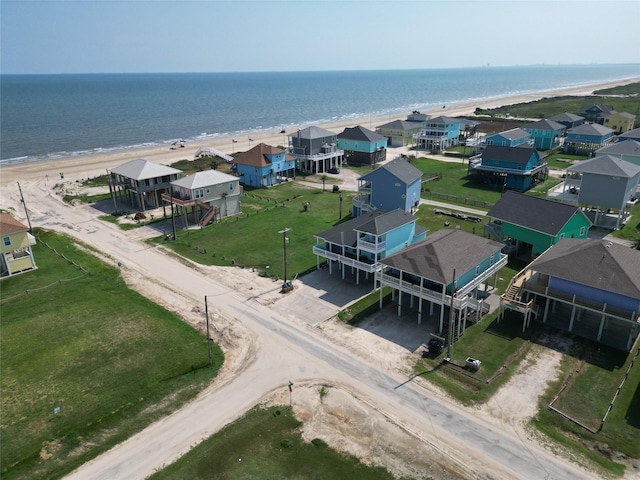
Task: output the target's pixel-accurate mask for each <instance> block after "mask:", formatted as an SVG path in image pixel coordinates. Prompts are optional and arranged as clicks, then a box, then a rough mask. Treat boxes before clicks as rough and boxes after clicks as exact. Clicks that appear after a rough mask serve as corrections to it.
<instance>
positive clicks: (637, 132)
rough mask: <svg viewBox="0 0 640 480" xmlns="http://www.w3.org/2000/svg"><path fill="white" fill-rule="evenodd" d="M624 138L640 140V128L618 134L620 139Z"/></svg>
mask: <svg viewBox="0 0 640 480" xmlns="http://www.w3.org/2000/svg"><path fill="white" fill-rule="evenodd" d="M623 140H635V141H636V142H640V128H634V129H633V130H629V131H628V132H626V133H622V134H620V135H618V141H619V142H620V141H623Z"/></svg>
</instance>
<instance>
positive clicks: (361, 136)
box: [338, 125, 387, 143]
mask: <svg viewBox="0 0 640 480" xmlns="http://www.w3.org/2000/svg"><path fill="white" fill-rule="evenodd" d="M338 138H346V139H348V140H358V141H364V142H372V143H373V142H379V141H381V140H386V139H387V138H386V137H383V136H382V135H380V134H379V133H376V132H372V131H371V130H369V129H367V128H364V127H361V126H360V125H358V126H357V127H353V128H349V127H347V128H345V129H344V131H343V132H342V133H339V134H338Z"/></svg>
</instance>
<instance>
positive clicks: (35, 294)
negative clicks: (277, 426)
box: [0, 232, 223, 479]
mask: <svg viewBox="0 0 640 480" xmlns="http://www.w3.org/2000/svg"><path fill="white" fill-rule="evenodd" d="M43 241H46V242H47V243H48V244H50V245H51V246H53V247H55V249H56V250H57V251H58V252H60V253H63V254H64V255H65V256H66V257H67V258H69V259H71V260H73V261H75V262H76V263H77V264H79V265H82V266H83V267H84V268H85V269H86V270H87V271H88V272H89V274H88V275H85V274H84V273H83V272H82V271H81V270H80V269H78V268H77V267H75V266H73V265H72V264H71V263H70V262H68V261H67V260H64V259H63V258H62V257H61V256H59V255H57V254H55V253H53V252H52V251H51V250H49V249H48V248H47V247H46V246H45V245H44V244H43ZM33 248H34V256H35V258H36V262H37V263H38V267H39V268H38V269H37V270H35V271H31V272H27V273H25V274H22V275H18V276H16V277H11V278H7V279H3V280H2V283H1V286H2V304H1V307H2V318H1V322H0V327H1V331H2V335H1V338H0V351H1V360H2V361H1V365H0V371H1V377H0V387H1V389H2V398H1V406H2V418H3V422H2V427H1V434H2V442H1V447H0V448H1V456H2V460H1V465H2V467H1V468H2V470H1V471H2V478H3V479H18V478H20V479H32V478H54V477H56V478H57V477H59V476H61V475H63V474H64V473H67V472H70V471H71V470H73V469H74V468H76V467H77V466H79V465H80V464H82V463H84V462H86V461H88V460H89V459H91V458H93V457H95V456H97V455H98V454H99V453H101V452H103V451H105V450H107V449H108V448H110V447H112V446H113V445H115V444H116V443H118V442H121V441H123V440H124V439H126V438H128V437H129V436H130V435H131V434H133V433H135V432H137V431H139V430H141V429H142V428H144V427H145V426H146V425H148V424H149V423H151V422H152V421H154V420H156V419H158V418H160V417H162V416H164V415H167V414H168V413H170V412H171V411H174V410H175V409H176V408H177V407H178V406H179V405H181V404H182V403H184V402H185V401H187V400H188V399H190V398H193V397H194V396H195V395H196V394H197V393H198V392H199V391H200V390H201V389H202V388H204V387H205V386H206V385H208V384H209V383H210V381H211V379H212V378H213V377H215V375H216V374H217V371H218V369H219V368H220V366H221V365H222V362H223V354H222V352H221V350H220V349H219V348H218V347H217V346H215V345H214V348H213V351H214V363H213V367H211V368H204V367H206V365H207V362H208V355H207V347H206V342H205V341H204V336H203V335H202V334H201V333H199V332H197V331H196V330H194V329H193V328H191V327H190V326H188V325H187V324H185V323H184V322H182V321H181V320H180V319H179V318H177V317H176V316H175V315H173V314H171V313H169V312H167V311H166V310H164V309H162V308H161V307H159V306H158V305H156V304H154V303H153V302H151V301H149V300H147V299H146V298H144V297H142V296H141V295H139V294H138V293H136V292H134V291H132V290H130V289H128V288H127V286H126V285H125V283H124V281H123V280H122V278H121V277H120V275H119V272H118V270H117V269H115V268H112V267H109V266H107V265H106V264H104V263H102V262H100V261H99V260H97V259H96V258H95V257H94V256H92V255H91V254H89V253H86V251H84V250H81V249H78V248H77V247H76V245H75V244H74V243H73V241H71V240H70V239H68V238H66V237H63V236H60V235H56V234H53V233H47V232H41V233H40V234H39V236H38V243H37V244H36V245H35V246H34V247H33ZM25 292H28V293H25ZM58 407H59V409H60V410H59V413H55V412H54V409H56V408H58Z"/></svg>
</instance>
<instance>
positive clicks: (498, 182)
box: [469, 145, 549, 191]
mask: <svg viewBox="0 0 640 480" xmlns="http://www.w3.org/2000/svg"><path fill="white" fill-rule="evenodd" d="M548 172H549V169H548V168H547V164H546V162H544V161H543V160H542V159H541V158H540V154H539V153H538V151H537V150H536V149H535V148H533V147H530V146H520V147H503V146H497V145H489V146H488V147H487V148H485V149H484V151H483V152H482V157H481V158H480V159H478V158H477V157H473V158H472V159H471V160H470V162H469V173H470V174H475V175H477V176H478V178H479V179H480V181H482V182H484V183H486V184H487V185H490V186H493V187H497V188H502V189H507V190H520V191H524V190H528V189H529V188H531V187H532V186H533V185H534V184H535V183H536V182H539V181H544V180H545V179H546V178H547V174H548Z"/></svg>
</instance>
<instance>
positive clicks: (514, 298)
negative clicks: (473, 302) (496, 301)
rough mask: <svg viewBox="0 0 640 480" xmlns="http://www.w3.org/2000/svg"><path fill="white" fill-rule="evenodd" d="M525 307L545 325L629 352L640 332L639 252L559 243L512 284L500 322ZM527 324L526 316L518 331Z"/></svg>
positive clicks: (603, 243)
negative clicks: (506, 312) (639, 313)
mask: <svg viewBox="0 0 640 480" xmlns="http://www.w3.org/2000/svg"><path fill="white" fill-rule="evenodd" d="M526 305H535V307H536V308H535V310H533V311H532V310H531V309H530V308H529V311H530V312H532V313H533V314H534V315H536V318H537V320H538V321H541V322H542V323H544V324H546V325H550V326H552V327H555V328H557V329H559V330H561V331H565V332H570V333H572V334H574V335H578V336H580V337H584V338H588V339H590V340H595V341H596V342H600V343H602V344H605V345H609V346H611V347H614V348H617V349H620V350H624V351H627V352H628V351H629V350H631V348H632V347H633V344H634V342H635V340H636V338H637V336H638V333H639V332H640V323H639V320H640V318H639V317H638V312H640V251H638V250H635V249H632V248H629V247H627V246H625V245H620V244H617V243H613V242H610V241H608V240H601V239H586V238H585V239H577V238H565V239H563V240H560V242H558V243H557V244H556V245H554V246H553V247H551V248H550V249H548V250H547V251H546V252H544V253H543V254H542V255H540V256H539V257H538V258H536V259H535V260H534V261H533V262H531V263H530V264H529V265H528V266H527V267H526V268H525V269H524V270H522V272H520V273H519V274H518V275H516V276H515V277H514V278H513V280H512V281H511V284H510V285H509V287H508V288H507V292H506V293H505V294H503V295H502V297H501V300H500V312H501V313H500V317H501V316H502V312H503V309H505V308H507V309H509V310H514V311H519V312H523V309H522V307H523V306H526ZM535 312H537V313H535ZM500 317H499V319H500ZM528 324H529V322H528V319H527V315H526V314H525V316H524V320H523V326H522V328H523V331H524V330H525V329H526V327H527V326H528Z"/></svg>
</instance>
